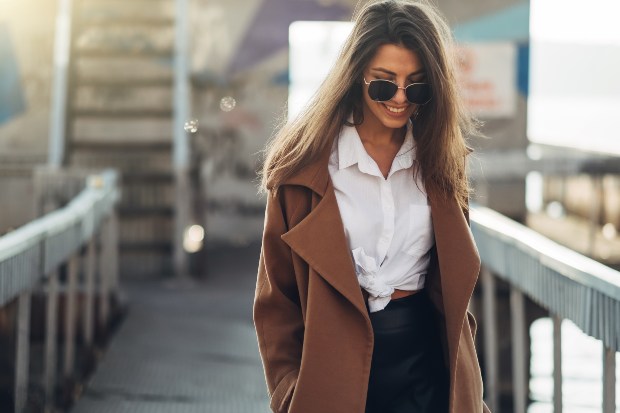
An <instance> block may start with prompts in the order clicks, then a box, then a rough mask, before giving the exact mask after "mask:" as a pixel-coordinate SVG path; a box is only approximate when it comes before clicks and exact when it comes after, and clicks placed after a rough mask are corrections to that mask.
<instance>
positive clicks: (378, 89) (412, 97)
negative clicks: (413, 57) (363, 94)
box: [364, 78, 431, 105]
mask: <svg viewBox="0 0 620 413" xmlns="http://www.w3.org/2000/svg"><path fill="white" fill-rule="evenodd" d="M364 83H365V84H367V85H368V96H370V98H371V99H372V100H374V101H375V102H385V101H388V100H390V99H392V98H393V97H394V95H395V94H396V92H398V89H404V90H405V95H406V96H407V100H408V101H409V103H415V104H418V105H424V104H425V103H428V102H429V101H430V100H431V85H429V84H428V83H412V84H410V85H408V86H406V87H400V86H398V85H397V84H396V83H394V82H392V81H391V80H386V79H374V80H371V81H370V82H367V81H366V78H364Z"/></svg>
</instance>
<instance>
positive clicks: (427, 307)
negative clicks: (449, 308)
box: [369, 289, 433, 330]
mask: <svg viewBox="0 0 620 413" xmlns="http://www.w3.org/2000/svg"><path fill="white" fill-rule="evenodd" d="M432 305H433V304H432V303H431V301H430V299H429V298H428V294H427V292H426V290H425V289H422V290H420V291H419V292H417V293H415V294H412V295H408V296H406V297H402V298H397V299H395V300H390V302H389V303H388V305H387V306H386V307H385V308H384V309H383V310H379V311H375V312H372V313H369V317H370V322H371V323H372V326H373V329H375V330H377V329H380V330H391V329H399V328H403V327H410V326H416V325H419V326H420V327H422V326H424V325H425V324H427V323H428V322H430V321H432V320H431V318H432V316H433V311H432V310H433V309H432Z"/></svg>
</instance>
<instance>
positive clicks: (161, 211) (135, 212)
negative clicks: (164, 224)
mask: <svg viewBox="0 0 620 413" xmlns="http://www.w3.org/2000/svg"><path fill="white" fill-rule="evenodd" d="M118 213H119V215H120V216H122V217H123V218H128V217H141V218H145V217H147V218H148V217H154V216H157V217H166V218H169V217H172V216H173V215H174V207H172V206H159V207H155V206H152V207H138V206H123V205H120V206H119V208H118Z"/></svg>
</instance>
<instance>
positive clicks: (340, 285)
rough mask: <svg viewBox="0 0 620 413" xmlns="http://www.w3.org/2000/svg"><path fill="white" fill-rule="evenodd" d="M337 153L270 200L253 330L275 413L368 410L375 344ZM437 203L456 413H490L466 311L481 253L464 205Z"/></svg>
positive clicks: (434, 273) (438, 295) (437, 269)
mask: <svg viewBox="0 0 620 413" xmlns="http://www.w3.org/2000/svg"><path fill="white" fill-rule="evenodd" d="M329 146H330V145H328V146H327V148H326V150H325V151H324V153H323V154H322V156H321V157H320V159H319V160H318V161H316V162H314V163H312V164H310V165H308V166H307V167H305V168H304V169H302V170H301V171H300V172H299V173H298V174H296V175H295V176H293V177H291V178H289V179H287V180H286V181H285V182H284V184H283V185H282V186H281V187H280V190H279V191H278V192H277V194H275V193H274V191H271V192H270V193H269V195H268V199H267V208H266V213H265V227H264V233H263V244H262V249H261V254H260V261H259V268H258V279H257V284H256V295H255V299H254V324H255V327H256V333H257V337H258V344H259V349H260V354H261V357H262V361H263V367H264V370H265V378H266V381H267V388H268V391H269V395H270V399H271V409H272V410H273V412H275V413H282V412H289V413H364V409H365V401H366V392H367V390H368V379H369V373H370V364H371V359H372V350H373V340H374V336H373V330H372V325H371V323H370V319H369V317H368V311H367V309H366V305H365V301H364V300H365V298H366V294H365V291H363V290H362V289H361V288H360V285H359V283H358V281H357V277H356V275H355V269H354V265H353V261H352V259H351V256H350V253H349V249H348V245H347V241H346V238H345V234H344V228H343V224H342V220H341V217H340V212H339V210H338V204H337V202H336V195H335V192H334V188H333V184H332V182H331V179H330V177H329V172H328V169H327V162H328V158H329V151H328V149H330V148H329ZM430 205H431V211H432V212H431V213H432V219H433V228H434V231H435V242H436V247H435V248H434V250H433V259H432V260H431V262H432V264H431V269H430V271H429V273H428V275H427V277H426V285H425V288H427V289H428V292H429V296H430V298H431V300H432V302H433V304H434V306H435V307H436V309H437V322H438V323H440V326H441V328H440V331H441V333H442V334H441V339H442V345H443V348H444V359H445V361H446V365H447V366H449V369H450V386H451V392H450V413H482V412H486V413H488V408H487V407H486V405H485V404H484V403H483V401H482V379H481V375H480V367H479V365H478V358H477V355H476V349H475V347H474V338H473V337H474V336H475V331H476V321H475V319H474V317H473V316H472V315H471V313H470V312H469V311H467V305H468V302H469V299H470V297H471V294H472V291H473V289H474V285H475V283H476V280H477V278H478V272H479V269H480V258H479V255H478V250H477V248H476V246H475V244H474V240H473V238H472V235H471V232H470V230H469V226H468V216H467V213H465V214H464V213H463V211H462V210H461V208H460V207H459V206H458V203H457V202H456V200H454V202H437V201H435V200H433V199H432V198H431V199H430Z"/></svg>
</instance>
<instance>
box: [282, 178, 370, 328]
mask: <svg viewBox="0 0 620 413" xmlns="http://www.w3.org/2000/svg"><path fill="white" fill-rule="evenodd" d="M282 239H283V240H284V242H286V243H287V244H288V245H289V246H290V247H291V249H292V250H293V251H295V252H296V253H297V254H298V255H299V256H300V257H301V258H303V259H304V261H306V262H307V263H308V265H310V266H311V267H312V268H313V269H314V270H315V271H316V272H317V273H318V274H319V275H320V276H321V277H323V278H324V279H325V281H327V282H328V283H329V284H330V285H331V286H332V287H334V288H335V289H336V290H337V291H338V292H339V293H340V294H342V295H343V296H344V297H345V298H346V299H347V300H349V301H350V302H351V303H352V304H353V305H354V306H355V307H356V308H357V309H358V310H359V311H360V312H361V313H362V314H364V315H366V316H367V310H366V304H365V302H364V298H363V296H362V291H361V288H360V285H359V282H358V281H357V276H356V275H355V268H354V266H353V261H352V258H351V254H350V253H349V247H348V244H347V239H346V237H345V233H344V226H343V223H342V219H341V217H340V211H339V209H338V203H337V201H336V194H335V192H334V188H333V185H332V183H331V180H330V181H329V183H328V187H327V190H326V192H325V196H324V197H323V198H322V199H321V200H320V201H319V202H318V204H317V205H316V207H315V208H313V209H312V211H311V212H310V213H309V214H308V215H307V216H306V217H305V218H304V219H303V220H302V221H301V222H299V224H297V225H295V226H294V227H293V228H292V229H291V230H290V231H288V232H287V233H285V234H284V235H282Z"/></svg>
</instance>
